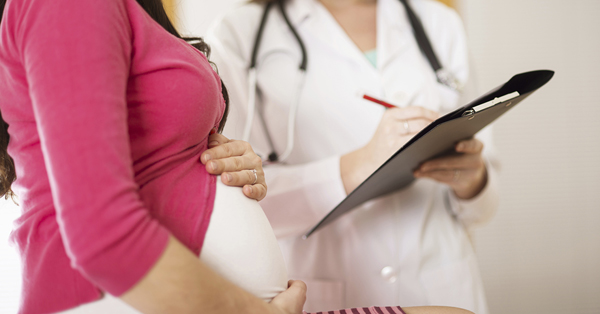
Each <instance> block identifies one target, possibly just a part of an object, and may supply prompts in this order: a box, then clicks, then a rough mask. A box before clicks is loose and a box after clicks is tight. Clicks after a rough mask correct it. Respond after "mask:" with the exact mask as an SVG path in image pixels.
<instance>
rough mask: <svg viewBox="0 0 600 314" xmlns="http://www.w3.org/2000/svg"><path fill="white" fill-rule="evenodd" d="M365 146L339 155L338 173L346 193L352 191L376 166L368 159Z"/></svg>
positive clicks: (367, 151)
mask: <svg viewBox="0 0 600 314" xmlns="http://www.w3.org/2000/svg"><path fill="white" fill-rule="evenodd" d="M369 152H370V150H369V148H368V147H367V146H365V147H362V148H360V149H357V150H355V151H353V152H350V153H348V154H345V155H343V156H342V157H340V174H341V177H342V183H343V184H344V189H345V190H346V194H349V193H350V192H352V191H353V190H354V189H355V188H356V187H358V186H359V185H360V184H361V183H362V182H363V181H364V180H365V179H367V178H368V177H369V175H371V173H373V171H374V170H375V169H376V167H375V168H374V167H373V162H372V161H371V160H370V158H369V157H370V154H369Z"/></svg>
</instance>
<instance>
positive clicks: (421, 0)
mask: <svg viewBox="0 0 600 314" xmlns="http://www.w3.org/2000/svg"><path fill="white" fill-rule="evenodd" d="M268 3H271V4H268ZM407 4H408V5H410V7H412V10H414V13H415V14H416V16H418V18H419V19H420V21H421V23H422V26H423V28H424V30H425V32H426V33H427V36H428V37H429V41H430V42H431V45H432V46H433V50H434V51H435V54H436V55H437V58H438V59H439V62H440V63H441V64H442V66H443V68H444V70H445V71H446V72H447V73H448V74H449V75H450V77H451V78H453V80H450V81H452V82H453V83H455V84H448V82H445V83H443V82H442V80H440V79H438V78H437V77H436V74H435V73H434V71H433V69H432V65H431V62H428V58H426V57H425V55H424V53H422V51H421V48H420V46H419V45H418V44H417V41H416V39H415V36H414V35H413V26H411V23H410V21H409V18H408V17H407V16H408V13H409V11H408V9H407V7H406V6H405V4H403V3H402V2H401V1H399V0H377V1H376V0H320V1H317V0H286V1H283V2H282V5H281V6H280V4H279V1H278V0H276V1H255V2H253V3H249V4H245V5H243V6H241V7H239V8H237V9H236V10H234V11H233V12H230V13H229V14H227V15H226V16H224V18H223V19H222V20H221V21H219V22H218V23H217V24H216V25H214V26H213V28H212V29H211V31H210V32H209V34H208V36H207V42H208V43H209V44H210V45H211V46H212V49H213V58H214V60H215V62H216V64H217V65H218V68H219V71H220V75H221V77H222V78H223V80H224V81H225V83H226V84H227V86H228V88H229V92H230V96H231V104H232V109H231V113H230V117H229V123H228V124H227V127H226V129H225V135H227V136H229V137H232V138H238V139H243V138H244V137H248V139H249V141H250V143H251V144H252V146H253V147H255V148H256V150H257V151H259V152H262V156H263V158H264V159H265V160H267V158H269V159H270V161H271V162H267V164H266V165H265V168H264V170H265V173H266V179H267V184H268V186H269V194H268V196H267V197H266V198H265V199H264V200H263V201H262V202H261V205H262V207H263V208H264V210H265V212H266V214H267V216H268V217H269V220H270V222H271V224H272V226H273V228H274V229H275V233H276V235H277V236H278V239H279V243H280V246H281V248H282V250H283V253H284V256H285V259H286V262H287V266H288V269H289V275H290V277H291V278H295V279H301V280H303V281H305V282H306V283H307V285H308V287H309V288H308V297H307V302H306V306H305V309H306V310H308V311H320V310H328V309H336V308H348V307H362V306H370V305H403V306H410V305H446V306H456V307H461V308H465V309H468V310H471V311H474V312H476V313H478V314H485V313H488V310H487V305H486V300H485V296H484V291H483V285H482V281H481V278H480V275H479V270H478V266H477V261H476V257H475V253H474V251H473V247H472V244H471V241H470V239H469V233H468V231H469V230H470V229H471V228H472V227H474V226H476V225H479V224H481V223H484V222H486V221H487V220H489V219H490V218H491V216H492V215H493V213H494V212H495V210H496V207H497V189H496V184H495V180H496V173H495V169H494V166H493V165H494V162H493V159H491V157H490V153H491V152H490V149H491V143H490V138H491V137H490V134H489V130H487V131H486V132H483V134H482V136H481V137H480V138H479V139H471V140H465V141H463V142H460V143H457V146H456V152H455V153H454V154H451V155H449V156H445V157H442V158H438V159H435V160H431V161H428V162H425V163H424V164H423V165H422V166H421V167H420V168H419V169H416V170H415V176H416V177H417V180H416V181H415V182H414V183H413V184H412V185H410V186H409V187H407V188H405V189H403V190H400V191H397V192H395V193H392V194H390V195H387V196H384V197H380V198H378V199H375V200H372V201H370V202H368V203H366V204H364V205H362V206H360V208H357V209H355V210H353V211H352V212H350V213H348V214H346V215H345V216H343V217H341V218H340V219H338V220H337V221H336V222H334V223H333V224H331V225H329V226H327V227H326V228H324V229H323V230H321V231H319V232H317V233H316V234H314V235H312V236H311V237H310V238H308V239H307V240H303V239H302V238H301V236H302V235H303V233H304V232H306V231H307V230H308V229H309V228H310V227H312V226H313V225H314V224H316V223H317V222H318V221H319V220H320V219H322V218H323V217H324V216H325V215H326V214H327V213H328V212H329V211H330V210H331V209H332V208H334V207H335V206H336V205H337V204H338V203H339V202H340V201H341V200H342V199H343V198H344V197H345V196H346V195H347V194H348V193H350V192H351V191H352V190H353V189H354V188H355V187H357V186H358V185H359V184H360V182H362V181H363V180H364V179H366V178H367V177H368V176H369V175H370V174H371V173H372V172H373V171H374V170H375V169H377V167H378V166H379V165H381V163H383V162H384V161H385V160H386V159H387V158H388V157H389V156H391V155H392V154H393V153H394V152H395V151H396V150H397V149H398V148H400V147H401V146H402V145H403V144H404V143H405V142H406V141H408V140H409V139H410V138H411V137H412V136H413V135H414V134H416V133H417V132H418V131H420V130H421V129H422V128H423V127H424V126H426V125H427V124H428V123H430V122H431V121H433V120H434V119H436V118H437V117H438V116H439V114H440V113H442V114H443V113H446V112H448V111H450V110H452V109H454V108H456V107H457V106H458V105H459V104H461V103H462V101H461V100H460V99H461V93H460V92H459V90H460V87H461V86H466V85H467V82H468V73H469V69H468V61H467V48H466V38H465V33H464V30H463V27H462V24H461V21H460V18H459V17H458V15H457V14H456V13H455V12H454V11H453V10H451V9H450V8H448V7H446V6H445V5H443V4H440V3H438V2H436V1H433V0H411V1H408V3H407ZM267 5H268V6H270V7H271V8H270V9H269V10H265V7H266V6H267ZM282 8H283V10H282ZM265 12H266V14H265ZM282 12H286V15H285V16H284V15H283V14H282ZM261 20H264V23H263V24H264V25H263V27H262V28H263V31H262V34H261V36H260V40H259V41H258V43H257V40H256V37H257V33H258V29H259V27H260V25H261ZM286 20H287V23H286ZM288 24H289V25H288ZM296 35H297V37H296ZM298 38H299V39H300V40H298ZM253 51H256V53H255V62H253V63H255V65H256V66H255V68H254V70H250V71H249V65H250V64H251V61H252V59H253V57H252V55H253ZM303 51H305V54H303ZM303 66H305V67H306V71H304V70H303V69H302V68H303ZM299 68H300V69H299ZM254 82H256V84H254ZM363 94H368V95H370V96H373V97H376V98H379V99H382V100H385V101H387V102H391V103H393V104H395V105H396V106H398V108H394V109H386V108H384V107H383V106H380V105H378V104H375V103H372V102H369V101H366V100H364V99H362V95H363ZM249 108H250V109H249ZM249 111H250V113H251V114H248V113H249ZM484 143H485V145H484ZM484 146H485V153H484V152H483V151H484V149H483V148H484Z"/></svg>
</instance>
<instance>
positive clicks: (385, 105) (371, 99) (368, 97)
mask: <svg viewBox="0 0 600 314" xmlns="http://www.w3.org/2000/svg"><path fill="white" fill-rule="evenodd" d="M362 98H363V99H366V100H368V101H372V102H374V103H376V104H380V105H382V106H384V107H386V108H396V106H394V105H392V104H390V103H388V102H385V101H383V100H379V99H377V98H374V97H371V96H369V95H366V94H365V95H363V96H362Z"/></svg>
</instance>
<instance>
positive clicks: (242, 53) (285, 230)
mask: <svg viewBox="0 0 600 314" xmlns="http://www.w3.org/2000/svg"><path fill="white" fill-rule="evenodd" d="M245 7H247V10H256V11H257V12H245V13H246V14H239V15H236V16H237V17H240V16H244V17H245V18H247V19H249V21H246V20H240V19H233V20H235V23H233V22H231V21H232V17H231V16H228V17H225V18H224V19H222V20H221V21H218V22H217V23H216V24H215V25H213V26H212V27H211V28H210V30H209V32H208V33H207V36H206V41H207V43H208V44H209V45H210V46H211V50H212V55H211V59H212V61H213V62H215V64H216V65H217V68H218V73H219V75H220V76H221V78H222V79H223V82H224V83H225V86H226V87H227V89H228V91H229V96H230V106H231V109H230V111H229V117H228V118H227V124H226V126H225V130H224V135H225V136H227V137H229V138H235V139H241V138H242V136H243V135H242V134H243V129H244V126H245V123H246V114H247V108H246V107H247V103H248V100H247V99H248V68H249V63H250V52H251V50H252V43H253V41H254V36H255V33H254V30H255V29H256V28H257V25H258V23H259V21H258V18H259V17H260V13H259V12H258V10H260V8H258V7H254V6H252V5H249V6H245ZM257 125H258V123H254V126H257ZM249 142H250V144H252V146H253V147H254V148H255V149H256V150H260V148H263V149H266V148H267V147H268V146H267V144H266V143H265V137H264V136H263V134H262V130H261V129H260V128H259V127H256V128H253V129H252V132H251V137H250V140H249ZM339 160H340V156H330V157H328V158H325V159H321V160H317V161H314V162H310V163H306V164H298V165H281V164H275V165H268V166H265V167H264V170H265V177H266V182H267V186H268V193H267V197H266V198H265V199H264V200H262V201H261V203H260V205H261V206H262V207H263V209H264V211H265V213H266V215H267V217H268V218H269V221H270V222H271V225H272V227H273V229H274V231H275V235H276V236H277V237H278V238H284V237H288V236H299V235H302V234H304V232H306V231H308V230H309V229H310V228H311V227H312V226H313V225H315V224H316V223H317V222H318V221H319V220H321V219H322V218H323V217H325V215H327V213H328V212H329V211H330V210H332V209H333V208H334V207H335V206H336V205H337V204H338V203H339V202H340V201H342V200H343V199H344V198H345V197H346V192H345V190H344V186H343V183H342V179H341V174H340V165H339Z"/></svg>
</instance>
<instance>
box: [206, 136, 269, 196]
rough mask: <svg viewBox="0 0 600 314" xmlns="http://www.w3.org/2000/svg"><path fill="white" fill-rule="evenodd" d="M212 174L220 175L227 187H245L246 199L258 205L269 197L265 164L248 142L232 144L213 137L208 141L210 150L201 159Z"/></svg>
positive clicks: (233, 141)
mask: <svg viewBox="0 0 600 314" xmlns="http://www.w3.org/2000/svg"><path fill="white" fill-rule="evenodd" d="M200 161H201V162H202V164H204V165H206V171H208V173H210V174H214V175H221V181H223V183H224V184H225V185H229V186H240V187H243V189H242V190H243V192H244V195H246V196H247V197H248V198H252V199H255V200H257V201H260V200H262V199H263V198H265V196H266V195H267V183H266V182H265V173H264V171H263V168H262V160H261V159H260V157H258V155H256V153H254V150H252V146H250V144H248V142H244V141H237V140H230V139H228V138H227V137H225V136H223V135H221V134H218V133H213V134H211V135H210V137H209V138H208V149H207V150H206V151H205V152H204V153H202V155H201V156H200Z"/></svg>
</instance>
